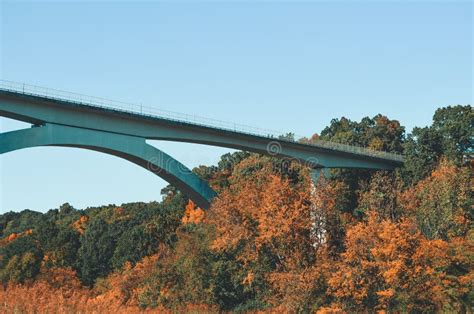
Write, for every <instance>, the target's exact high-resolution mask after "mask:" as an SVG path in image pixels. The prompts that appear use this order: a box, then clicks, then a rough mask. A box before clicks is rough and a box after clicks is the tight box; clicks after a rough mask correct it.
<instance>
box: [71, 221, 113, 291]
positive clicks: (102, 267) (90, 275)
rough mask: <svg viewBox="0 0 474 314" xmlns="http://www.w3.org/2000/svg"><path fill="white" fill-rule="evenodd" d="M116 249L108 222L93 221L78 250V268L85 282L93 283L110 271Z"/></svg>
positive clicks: (87, 283)
mask: <svg viewBox="0 0 474 314" xmlns="http://www.w3.org/2000/svg"><path fill="white" fill-rule="evenodd" d="M114 250H115V238H114V237H113V234H112V232H111V228H110V226H109V225H108V224H107V222H105V221H104V220H102V219H96V220H93V221H91V222H90V223H89V224H88V227H87V229H86V231H85V233H84V235H83V236H82V237H81V247H80V249H79V252H78V265H77V269H78V271H79V277H80V279H81V281H82V282H83V283H84V284H86V285H92V284H93V283H94V282H95V280H96V279H97V278H98V277H104V276H106V275H107V274H108V273H109V272H110V270H111V268H112V263H111V259H112V256H113V254H114Z"/></svg>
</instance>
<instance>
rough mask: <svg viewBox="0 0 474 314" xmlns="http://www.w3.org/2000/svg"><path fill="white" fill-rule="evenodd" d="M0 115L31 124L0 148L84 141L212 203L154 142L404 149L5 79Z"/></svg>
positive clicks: (306, 159) (357, 155)
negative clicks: (276, 131) (287, 135)
mask: <svg viewBox="0 0 474 314" xmlns="http://www.w3.org/2000/svg"><path fill="white" fill-rule="evenodd" d="M0 116H3V117H7V118H11V119H15V120H19V121H23V122H27V123H30V124H31V125H32V127H31V128H28V129H22V130H17V131H12V132H6V133H2V134H0V154H3V153H7V152H11V151H14V150H18V149H23V148H29V147H37V146H60V147H77V148H83V149H89V150H94V151H98V152H102V153H106V154H110V155H114V156H117V157H120V158H123V159H126V160H128V161H131V162H133V163H135V164H137V165H139V166H141V167H143V168H145V169H147V170H148V171H151V172H153V173H155V174H156V175H158V176H160V177H161V178H163V179H164V180H166V181H167V182H169V183H170V184H172V185H174V186H175V187H176V188H178V189H179V190H181V191H182V192H183V193H184V194H186V195H188V196H189V197H190V198H191V199H192V200H193V201H194V202H195V203H196V204H197V205H198V206H200V207H202V208H208V207H209V206H210V203H211V201H212V199H213V198H214V197H215V196H216V193H215V192H214V191H213V190H212V189H211V188H210V187H209V185H208V184H207V182H205V181H203V180H202V179H200V178H199V177H198V176H197V175H195V174H194V173H193V172H192V171H191V170H189V169H188V168H186V167H185V166H184V165H183V164H181V163H180V162H179V161H177V160H175V159H173V158H172V157H171V156H169V155H167V154H166V153H164V152H162V151H161V150H159V149H157V148H155V147H154V146H151V145H149V144H147V142H146V141H147V140H164V141H176V142H187V143H197V144H205V145H212V146H220V147H227V148H233V149H239V150H245V151H250V152H256V153H260V154H267V155H272V156H279V157H286V158H291V159H294V160H297V161H299V162H301V163H304V164H305V165H307V166H309V167H311V168H312V169H313V170H314V173H319V172H320V171H321V170H322V169H328V168H365V169H387V170H390V169H394V168H396V167H398V166H400V165H402V164H403V158H402V157H401V156H400V155H396V154H390V153H385V152H378V151H372V150H368V149H364V148H360V147H354V146H349V145H342V144H337V143H331V142H323V141H319V142H317V143H315V144H302V143H298V142H294V141H290V140H284V139H280V138H279V137H278V136H277V135H272V134H270V133H269V132H266V131H265V130H259V132H257V131H255V130H251V131H249V129H245V128H242V127H240V126H237V125H232V124H230V125H228V124H225V125H224V124H222V123H220V121H215V120H214V121H208V120H206V121H201V120H198V119H194V120H193V117H192V116H188V117H184V118H183V117H176V116H171V115H169V112H152V111H151V110H150V109H149V108H144V107H142V106H135V107H131V106H128V104H124V103H112V102H109V101H106V100H104V99H101V98H94V97H89V96H83V95H79V94H73V93H66V92H62V91H58V90H50V89H44V88H39V87H36V86H30V85H24V84H18V83H13V82H7V81H1V83H0Z"/></svg>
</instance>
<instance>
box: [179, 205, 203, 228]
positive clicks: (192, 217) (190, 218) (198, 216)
mask: <svg viewBox="0 0 474 314" xmlns="http://www.w3.org/2000/svg"><path fill="white" fill-rule="evenodd" d="M203 219H204V211H203V210H202V209H201V208H199V207H197V206H196V205H195V204H194V202H193V201H191V200H189V202H188V204H187V205H186V209H185V211H184V216H183V218H182V219H181V222H182V223H183V224H198V223H201V222H202V220H203Z"/></svg>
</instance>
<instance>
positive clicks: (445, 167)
mask: <svg viewBox="0 0 474 314" xmlns="http://www.w3.org/2000/svg"><path fill="white" fill-rule="evenodd" d="M471 173H472V172H471V171H470V169H469V168H465V167H464V168H462V167H461V168H460V167H456V166H455V165H454V164H453V163H452V162H450V161H448V160H446V159H443V160H442V161H441V162H440V164H439V166H438V167H437V168H436V169H435V170H434V171H433V172H432V173H431V175H430V176H429V177H427V178H425V179H423V180H422V181H420V182H418V183H417V184H416V185H415V186H414V187H412V188H409V189H408V190H406V191H405V192H403V193H402V195H401V205H402V206H403V207H404V209H405V213H406V214H407V215H408V216H411V217H413V218H414V219H415V221H416V222H417V223H418V226H419V228H420V230H421V231H422V232H423V234H424V235H425V236H426V237H428V238H429V239H435V238H438V239H445V240H447V239H449V238H450V237H453V236H465V235H466V234H467V232H468V230H469V229H470V228H471V223H472V219H473V217H474V209H473V191H472V188H471V187H472V184H471V183H472V182H471Z"/></svg>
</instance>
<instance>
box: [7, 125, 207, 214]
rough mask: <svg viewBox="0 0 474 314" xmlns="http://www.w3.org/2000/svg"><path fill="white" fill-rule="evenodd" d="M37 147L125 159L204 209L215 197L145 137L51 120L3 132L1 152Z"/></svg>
mask: <svg viewBox="0 0 474 314" xmlns="http://www.w3.org/2000/svg"><path fill="white" fill-rule="evenodd" d="M38 146H58V147H76V148H83V149H89V150H94V151H98V152H102V153H105V154H109V155H114V156H117V157H120V158H123V159H126V160H128V161H130V162H133V163H134V164H137V165H139V166H141V167H143V168H145V169H147V170H148V171H151V172H153V173H154V174H156V175H158V176H159V177H161V178H163V179H164V180H166V181H167V182H169V183H170V184H172V185H174V186H175V187H177V188H178V189H179V190H180V191H182V192H183V193H184V194H186V195H187V196H189V197H190V198H191V199H192V200H193V201H194V202H195V203H196V204H197V205H198V206H199V207H201V208H203V209H207V208H209V206H210V203H211V201H212V199H213V198H214V197H215V196H216V192H214V190H212V189H211V188H210V187H209V185H208V184H207V183H206V182H205V181H204V180H202V179H201V178H199V177H198V176H197V175H196V174H194V173H193V172H192V171H191V170H189V169H188V168H187V167H186V166H184V165H183V164H181V163H180V162H179V161H177V160H175V159H174V158H172V157H171V156H169V155H167V154H166V153H164V152H162V151H161V150H159V149H157V148H155V147H153V146H151V145H149V144H147V143H146V139H145V138H141V137H135V136H130V135H123V134H117V133H109V132H104V131H97V130H91V129H83V128H76V127H69V126H63V125H57V124H49V123H47V124H45V125H42V126H35V127H32V128H29V129H23V130H18V131H12V132H6V133H1V134H0V154H4V153H8V152H11V151H14V150H18V149H23V148H29V147H38Z"/></svg>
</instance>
